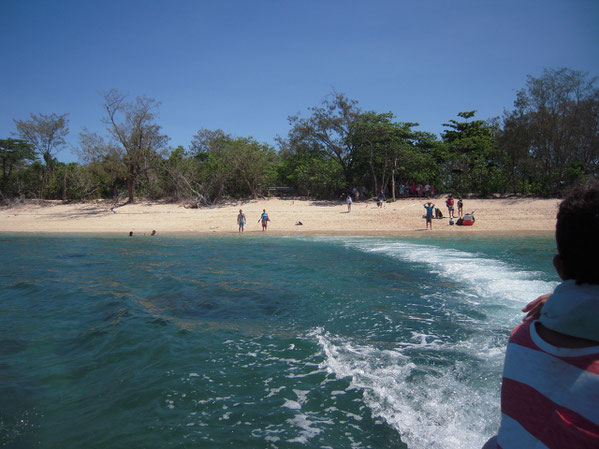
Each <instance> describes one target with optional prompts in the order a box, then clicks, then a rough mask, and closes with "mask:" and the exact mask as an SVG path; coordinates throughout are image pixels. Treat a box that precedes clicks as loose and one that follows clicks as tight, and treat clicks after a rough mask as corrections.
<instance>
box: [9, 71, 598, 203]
mask: <svg viewBox="0 0 599 449" xmlns="http://www.w3.org/2000/svg"><path fill="white" fill-rule="evenodd" d="M596 82H597V79H596V78H594V77H593V78H590V77H589V76H588V75H586V74H584V73H582V72H578V71H574V70H570V69H566V68H563V69H558V70H552V69H546V70H545V71H544V72H543V74H542V75H541V76H540V77H538V78H535V77H533V76H529V77H528V79H527V83H526V86H525V87H524V88H523V89H521V90H520V91H518V92H517V95H516V100H515V102H514V108H513V109H512V110H506V111H504V113H503V116H502V117H496V118H493V119H488V120H480V119H475V113H476V111H466V112H460V113H458V114H457V117H456V118H455V119H452V120H449V121H448V123H444V124H443V126H444V127H445V128H446V129H445V131H443V132H442V133H441V136H440V138H439V137H438V136H436V135H435V134H433V133H430V132H426V131H418V130H416V129H415V128H416V127H417V126H418V124H417V123H412V122H398V121H395V117H394V115H393V113H392V112H384V113H379V112H376V111H362V110H361V109H360V107H359V105H358V102H357V101H355V100H352V99H350V98H347V97H346V96H344V95H343V94H339V93H336V92H333V93H331V94H330V95H329V96H328V97H326V98H325V100H323V101H322V103H321V104H319V105H317V106H315V107H312V108H309V109H308V112H307V114H306V115H305V116H292V117H289V123H290V130H289V133H288V136H287V137H286V138H280V137H278V138H277V144H278V145H277V146H278V148H276V149H275V148H273V147H272V146H270V145H267V144H265V143H260V142H257V141H256V140H255V139H253V138H251V137H236V136H232V135H230V134H227V133H225V132H224V131H222V130H220V129H218V130H207V129H200V130H199V131H198V132H197V133H196V135H195V136H194V137H193V139H192V141H191V142H190V144H189V147H188V148H183V147H181V146H179V147H177V148H174V149H173V148H169V147H168V141H169V138H168V136H166V135H164V134H162V130H161V126H160V125H159V123H157V118H156V112H157V110H158V107H159V103H158V102H157V101H156V100H154V99H153V98H147V97H138V98H136V99H135V101H132V102H129V101H128V100H127V98H126V97H125V96H124V95H123V94H121V93H119V92H118V91H116V90H112V91H110V92H108V93H106V94H105V95H104V98H103V100H104V101H103V109H104V111H103V116H102V121H103V123H104V124H105V125H106V130H107V133H106V134H105V135H104V136H101V135H98V134H96V133H93V132H90V131H88V130H87V129H83V130H82V131H81V132H80V134H79V144H78V148H77V152H78V154H79V156H80V160H81V162H80V163H68V164H65V163H62V162H59V161H58V160H56V158H55V154H56V152H57V151H58V150H60V149H61V148H63V147H64V146H65V145H66V141H65V138H66V136H67V135H68V133H69V128H68V115H67V114H63V115H57V114H50V115H44V114H38V115H36V114H31V118H30V119H29V120H15V125H16V136H18V138H6V139H0V162H1V164H2V178H1V180H0V200H1V201H2V202H5V203H6V202H8V201H11V200H14V199H25V198H40V199H62V200H65V201H66V200H88V199H95V198H111V199H114V200H115V201H118V200H120V199H127V200H128V201H134V199H135V198H136V197H137V196H143V197H148V198H152V199H168V200H173V201H176V200H183V199H185V200H192V201H194V202H197V203H198V204H202V205H209V204H214V203H217V202H219V201H221V200H223V199H224V198H248V197H254V198H256V197H260V196H263V195H265V194H267V189H268V187H269V186H288V187H293V189H294V192H295V194H297V195H302V196H308V197H312V198H321V199H329V198H338V197H339V194H340V193H341V192H343V191H347V190H348V189H349V188H350V187H352V186H360V187H362V186H364V187H366V188H367V189H368V191H369V192H371V193H374V192H378V191H380V190H381V189H383V190H385V191H386V193H387V196H389V197H395V196H396V195H397V196H398V195H399V185H400V184H413V183H414V184H432V185H433V186H434V187H435V190H436V192H438V193H443V192H453V193H455V194H459V195H464V194H468V193H473V194H476V195H479V196H482V197H484V196H489V195H491V194H495V193H500V194H523V195H536V196H559V195H560V194H561V193H562V192H563V191H564V190H565V189H567V188H569V187H570V186H571V185H572V184H575V183H577V182H579V181H581V180H583V179H585V178H588V177H597V176H598V174H599V88H597V87H596Z"/></svg>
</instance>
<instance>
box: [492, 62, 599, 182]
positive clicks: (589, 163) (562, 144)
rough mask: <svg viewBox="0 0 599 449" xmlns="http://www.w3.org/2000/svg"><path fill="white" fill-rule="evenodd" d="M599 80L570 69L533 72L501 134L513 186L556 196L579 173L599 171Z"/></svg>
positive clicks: (583, 174)
mask: <svg viewBox="0 0 599 449" xmlns="http://www.w3.org/2000/svg"><path fill="white" fill-rule="evenodd" d="M596 83H597V77H589V76H588V75H587V74H585V73H583V72H580V71H576V70H571V69H567V68H560V69H545V70H544V71H543V74H542V75H541V76H540V77H538V78H536V77H533V76H531V75H529V76H528V79H527V82H526V87H525V88H524V89H521V90H520V91H518V93H517V96H516V101H515V102H514V110H513V111H510V112H506V114H505V116H504V129H503V133H502V136H501V144H502V147H503V148H504V150H505V152H506V153H507V154H508V155H509V156H510V164H511V167H510V172H511V178H512V183H513V184H519V185H521V186H525V185H533V186H536V190H537V191H536V193H542V194H556V193H560V192H561V191H563V189H565V188H566V187H567V185H568V184H569V183H571V182H574V181H576V180H577V178H579V177H584V176H597V175H598V174H599V132H598V129H599V88H598V87H597V86H596ZM517 179H519V180H520V181H519V182H518V181H517Z"/></svg>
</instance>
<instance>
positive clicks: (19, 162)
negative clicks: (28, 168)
mask: <svg viewBox="0 0 599 449" xmlns="http://www.w3.org/2000/svg"><path fill="white" fill-rule="evenodd" d="M35 159H36V156H35V151H34V149H33V148H32V146H31V144H29V143H28V142H26V141H24V140H18V139H0V163H1V164H2V180H0V195H1V196H2V197H3V198H4V197H6V196H14V195H15V194H16V190H15V188H14V186H12V185H11V184H10V182H11V180H12V178H13V172H14V171H15V170H20V169H23V168H24V166H25V164H26V163H27V161H34V160H35Z"/></svg>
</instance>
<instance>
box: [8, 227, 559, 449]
mask: <svg viewBox="0 0 599 449" xmlns="http://www.w3.org/2000/svg"><path fill="white" fill-rule="evenodd" d="M553 252H554V242H553V239H552V237H551V236H539V237H519V238H489V237H486V238H482V237H477V236H476V237H473V236H460V237H459V238H451V239H450V238H432V237H429V236H425V237H419V238H413V239H408V238H401V239H400V238H378V237H370V238H367V237H305V238H296V237H289V238H287V237H271V236H262V235H260V236H256V237H251V236H239V237H238V236H234V237H222V238H220V237H216V238H214V237H211V238H203V237H197V236H179V237H165V236H157V237H141V236H140V237H134V238H129V237H121V236H100V237H88V236H74V237H73V236H70V237H65V236H30V235H28V236H20V235H6V234H5V235H0V260H1V266H2V272H1V275H0V446H3V447H15V448H17V447H18V448H57V449H58V448H60V449H62V448H69V447H85V448H132V447H136V448H175V447H176V448H179V447H189V448H225V447H235V448H302V447H310V448H312V447H314V448H316V447H318V448H320V447H324V448H326V447H330V448H350V447H352V448H354V447H355V448H406V447H407V448H410V449H421V448H422V449H424V448H427V449H429V448H477V447H480V446H481V445H482V444H483V443H484V441H486V439H487V438H488V437H489V436H490V435H492V434H493V433H494V432H495V431H496V429H497V425H498V422H499V408H498V407H499V387H500V377H501V366H502V361H503V360H502V359H503V352H504V346H505V343H506V341H507V337H508V334H509V331H510V330H511V328H512V327H513V326H514V325H515V324H517V322H518V321H519V320H520V318H521V313H520V312H519V309H520V308H521V307H522V306H523V305H524V304H526V303H527V302H528V301H529V300H531V299H534V298H535V297H536V296H538V295H539V294H542V293H545V292H548V291H550V290H551V289H552V288H553V287H554V286H555V285H556V283H557V280H558V279H557V277H556V275H555V274H554V272H553V270H552V267H551V257H552V254H553Z"/></svg>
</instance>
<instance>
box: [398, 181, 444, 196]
mask: <svg viewBox="0 0 599 449" xmlns="http://www.w3.org/2000/svg"><path fill="white" fill-rule="evenodd" d="M399 196H400V197H401V198H409V197H413V198H422V197H425V198H430V197H431V196H435V188H434V187H433V186H432V185H430V184H429V183H426V184H425V185H422V184H415V183H412V184H400V185H399Z"/></svg>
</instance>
